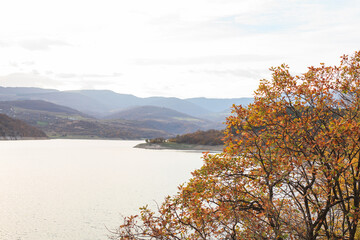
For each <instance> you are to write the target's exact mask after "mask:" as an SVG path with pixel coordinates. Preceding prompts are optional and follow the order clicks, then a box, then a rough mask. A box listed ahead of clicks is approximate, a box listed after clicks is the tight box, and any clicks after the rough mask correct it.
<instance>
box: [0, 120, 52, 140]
mask: <svg viewBox="0 0 360 240" xmlns="http://www.w3.org/2000/svg"><path fill="white" fill-rule="evenodd" d="M28 138H47V136H46V134H45V133H44V132H43V131H41V130H39V129H37V128H35V127H32V126H29V125H28V124H26V123H25V122H23V121H21V120H17V119H12V118H10V117H8V116H7V115H5V114H0V139H28Z"/></svg>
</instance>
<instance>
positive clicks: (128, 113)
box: [105, 106, 203, 122]
mask: <svg viewBox="0 0 360 240" xmlns="http://www.w3.org/2000/svg"><path fill="white" fill-rule="evenodd" d="M105 118H107V119H127V120H180V119H181V120H184V121H195V122H196V121H198V122H202V121H203V120H200V119H198V118H195V117H193V116H190V115H188V114H185V113H181V112H178V111H175V110H173V109H169V108H165V107H157V106H139V107H133V108H130V109H126V110H122V111H119V112H116V113H113V114H111V115H108V116H106V117H105Z"/></svg>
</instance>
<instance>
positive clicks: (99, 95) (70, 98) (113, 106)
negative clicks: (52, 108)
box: [0, 87, 253, 122]
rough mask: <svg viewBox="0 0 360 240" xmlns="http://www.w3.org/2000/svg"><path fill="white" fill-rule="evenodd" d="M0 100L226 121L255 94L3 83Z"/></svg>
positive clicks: (96, 113) (86, 110) (95, 112)
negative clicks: (152, 93)
mask: <svg viewBox="0 0 360 240" xmlns="http://www.w3.org/2000/svg"><path fill="white" fill-rule="evenodd" d="M0 100H2V101H10V100H11V101H13V100H44V101H47V102H51V103H54V104H58V105H62V106H67V107H70V108H73V109H76V110H78V111H81V112H83V113H86V114H90V115H92V116H94V117H98V118H100V117H103V116H106V115H109V114H112V113H114V112H117V111H120V110H125V109H128V108H132V107H136V106H149V105H151V106H157V107H165V108H170V109H173V110H175V111H178V112H181V113H185V114H188V115H191V116H195V117H199V118H208V119H209V120H211V119H213V120H215V121H217V122H219V119H220V121H221V122H223V121H224V120H225V119H224V117H223V115H224V112H228V111H229V109H230V107H231V106H232V104H234V103H235V104H243V105H247V104H248V103H249V102H252V100H253V99H252V98H230V99H215V98H189V99H180V98H169V97H148V98H140V97H136V96H134V95H131V94H120V93H115V92H113V91H110V90H76V91H58V90H52V89H41V88H4V87H0Z"/></svg>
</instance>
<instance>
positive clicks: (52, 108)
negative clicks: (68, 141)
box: [0, 100, 198, 139]
mask: <svg viewBox="0 0 360 240" xmlns="http://www.w3.org/2000/svg"><path fill="white" fill-rule="evenodd" d="M170 111H172V110H170ZM0 113H4V114H7V115H8V116H10V117H13V118H17V119H20V120H23V121H24V122H26V123H27V124H29V125H32V126H35V127H37V128H39V129H41V130H43V131H44V132H46V133H47V134H48V136H50V137H53V138H56V137H68V138H119V139H139V138H156V137H170V136H174V135H176V134H179V133H183V132H184V131H191V130H193V129H196V130H197V129H198V126H197V125H196V126H193V125H191V124H188V123H186V124H184V123H183V122H182V121H177V122H176V121H175V122H164V121H160V122H158V121H157V120H155V121H145V122H144V121H136V120H126V119H120V120H118V119H112V120H105V119H104V120H102V119H94V118H92V117H90V116H88V115H86V114H84V113H82V112H79V111H77V110H74V109H71V108H69V107H65V106H60V105H57V104H53V103H49V102H46V101H42V100H20V101H3V102H0ZM179 114H180V116H183V115H184V114H181V113H179ZM139 119H141V118H139Z"/></svg>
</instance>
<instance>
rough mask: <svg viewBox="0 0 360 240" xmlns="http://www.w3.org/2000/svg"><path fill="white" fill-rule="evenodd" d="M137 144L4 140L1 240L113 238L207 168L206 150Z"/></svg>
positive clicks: (1, 146)
mask: <svg viewBox="0 0 360 240" xmlns="http://www.w3.org/2000/svg"><path fill="white" fill-rule="evenodd" d="M137 143H139V142H138V141H111V140H37V141H1V142H0V153H1V157H0V191H1V194H0V239H2V240H100V239H107V237H106V236H107V234H109V233H108V231H107V230H106V228H109V229H114V228H115V227H117V225H118V224H120V223H121V214H123V215H129V214H136V213H137V212H138V208H139V207H140V206H144V205H146V204H150V205H152V206H154V201H157V202H161V201H162V199H163V198H164V197H165V196H167V195H169V194H174V193H176V191H177V186H178V185H179V184H181V183H183V182H185V181H186V180H187V179H189V178H190V177H191V175H190V172H191V171H193V170H194V169H196V168H199V167H200V166H201V164H202V160H201V156H202V154H201V153H200V152H185V151H174V150H146V149H138V148H133V146H134V145H136V144H137Z"/></svg>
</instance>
